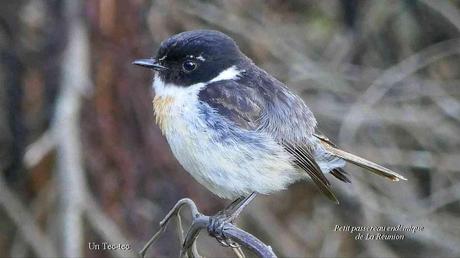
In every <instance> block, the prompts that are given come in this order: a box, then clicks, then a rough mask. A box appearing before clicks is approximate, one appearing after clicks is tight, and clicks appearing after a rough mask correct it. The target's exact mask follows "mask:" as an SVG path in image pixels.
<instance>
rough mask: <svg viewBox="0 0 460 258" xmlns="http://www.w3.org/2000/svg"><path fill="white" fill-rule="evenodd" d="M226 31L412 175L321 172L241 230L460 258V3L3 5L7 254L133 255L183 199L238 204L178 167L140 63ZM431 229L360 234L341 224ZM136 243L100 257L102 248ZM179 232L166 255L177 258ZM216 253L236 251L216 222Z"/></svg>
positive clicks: (343, 141)
mask: <svg viewBox="0 0 460 258" xmlns="http://www.w3.org/2000/svg"><path fill="white" fill-rule="evenodd" d="M196 28H212V29H218V30H221V31H223V32H226V33H228V34H229V35H231V36H232V37H234V38H235V39H236V41H237V42H238V43H239V44H240V47H241V48H242V50H243V51H244V52H245V53H246V54H247V55H248V56H250V57H251V58H253V59H254V61H255V62H256V63H257V64H258V65H260V66H261V67H263V68H265V69H266V70H267V71H269V72H270V73H272V74H274V75H275V76H276V77H277V78H279V79H280V80H282V81H284V82H286V83H287V84H288V85H289V87H291V88H292V89H294V90H295V91H296V92H298V93H299V94H301V95H302V97H303V98H304V100H305V101H306V103H307V104H308V105H309V106H310V108H311V109H312V110H313V111H314V113H315V114H316V116H317V119H318V121H319V124H320V125H319V128H320V130H321V131H322V132H323V133H325V134H326V135H328V136H329V137H330V138H331V139H333V140H335V141H336V142H337V143H338V145H340V146H341V147H343V148H344V149H346V150H349V151H352V152H354V153H356V154H360V155H362V156H364V157H367V158H369V159H371V160H374V161H377V162H379V163H381V164H383V165H386V166H388V167H391V168H392V169H394V170H396V171H399V172H401V174H403V175H404V176H405V177H407V178H408V179H409V180H408V181H407V182H398V183H392V182H389V181H386V180H385V179H382V178H378V177H376V176H373V175H368V174H365V173H361V171H360V169H359V168H357V167H354V166H351V165H349V166H347V168H346V170H347V171H348V172H349V173H350V174H351V175H352V176H351V178H352V184H343V183H342V182H339V181H337V180H334V179H331V181H332V182H333V185H334V189H335V190H336V192H337V193H338V196H339V200H340V201H341V204H340V205H335V204H333V203H331V202H329V201H328V200H327V199H326V198H324V197H323V196H322V195H321V194H320V193H319V192H318V191H317V190H316V189H315V188H314V186H313V184H310V183H309V184H305V183H302V184H296V185H294V186H292V187H291V188H290V189H289V190H288V191H284V192H282V193H278V194H275V195H272V196H259V197H258V198H257V199H256V200H255V201H254V202H253V203H252V204H251V205H250V207H248V209H247V210H246V211H245V212H244V214H243V216H242V217H241V219H240V221H239V224H238V225H239V226H240V227H241V228H243V229H245V230H247V231H249V232H251V233H252V234H254V235H256V236H258V237H260V238H261V239H262V240H263V241H264V242H265V243H267V244H269V245H271V246H272V247H273V249H274V250H275V252H276V253H277V254H278V255H279V256H280V257H301V256H302V257H303V256H309V257H338V256H340V257H405V256H411V257H439V256H442V257H459V256H460V245H459V243H460V231H459V228H460V220H459V219H458V218H459V215H460V205H459V199H460V85H459V84H460V59H459V54H460V37H459V36H460V4H459V2H458V1H455V0H438V1H430V0H418V1H417V0H405V1H402V0H401V1H397V0H393V1H377V0H374V1H357V0H342V1H339V0H329V1H301V0H298V1H281V0H279V1H273V0H271V1H242V0H239V1H166V0H163V1H149V0H136V1H122V0H119V1H116V0H99V1H83V0H82V1H72V0H67V1H58V0H20V1H2V2H1V3H0V51H1V53H0V54H1V64H0V81H1V83H0V84H1V85H2V87H0V104H1V105H2V106H1V108H0V143H1V144H0V169H1V171H2V173H1V174H0V256H1V257H3V256H7V257H28V256H39V257H48V256H56V255H66V256H72V255H76V256H82V255H87V256H91V257H112V256H113V257H118V256H133V255H134V254H135V252H137V251H138V250H140V248H141V247H142V244H143V243H144V242H145V241H146V240H147V239H148V238H149V236H150V235H151V234H152V233H153V232H155V230H156V229H157V227H158V222H159V221H160V220H161V219H162V218H163V216H164V215H165V214H166V212H167V211H168V210H169V209H170V208H171V207H172V205H174V203H175V202H176V201H177V200H178V199H180V198H182V197H185V196H188V197H190V198H192V199H193V200H195V201H196V202H197V205H198V206H199V207H200V209H201V210H202V211H203V212H204V213H205V214H212V213H213V212H215V211H217V210H219V209H221V208H222V207H224V205H225V202H224V201H222V200H219V199H218V198H216V197H214V196H212V195H211V193H209V192H208V191H206V190H205V189H204V188H203V187H202V186H200V185H199V184H198V183H196V182H195V181H194V180H192V178H191V177H190V176H189V175H188V174H186V172H184V171H183V169H182V168H181V167H180V166H179V165H178V164H177V162H176V161H175V159H174V158H173V156H172V154H171V153H170V151H169V148H168V146H167V144H166V142H165V140H164V139H163V138H162V136H161V134H160V131H159V129H158V128H157V127H156V126H155V125H154V123H153V113H152V110H151V92H150V86H149V85H150V83H151V74H149V73H148V72H145V71H144V70H142V69H138V68H136V67H134V66H132V65H131V64H130V63H131V61H132V60H133V59H135V58H138V57H146V56H148V55H152V54H153V51H154V50H155V49H156V47H157V46H158V45H159V43H160V42H161V40H163V39H164V38H166V37H168V36H169V35H171V34H174V33H177V32H180V31H184V30H191V29H196ZM399 224H402V225H414V226H423V227H424V230H423V231H422V232H417V233H410V232H406V233H404V235H405V239H404V240H403V241H356V240H354V236H355V234H349V233H347V232H334V228H335V226H336V225H356V226H367V225H369V226H373V225H375V226H393V225H399ZM104 241H107V242H110V243H115V244H118V243H121V244H124V243H129V244H130V245H131V246H132V250H131V252H125V251H120V250H118V251H115V252H110V251H91V250H88V243H89V242H98V243H100V242H104ZM178 245H179V243H178V241H177V236H176V235H175V231H174V230H169V231H167V232H166V233H165V235H164V236H163V237H162V238H161V239H160V240H159V243H157V244H156V245H155V247H154V248H153V249H152V250H151V252H150V253H149V255H152V256H177V255H178ZM198 245H199V250H200V253H201V254H203V255H205V256H208V257H211V256H222V255H228V256H232V255H234V254H233V253H232V252H231V251H229V250H226V249H224V248H221V247H219V245H218V244H217V243H216V241H215V240H214V239H210V238H208V237H207V236H205V235H204V234H202V236H201V237H200V240H199V243H198Z"/></svg>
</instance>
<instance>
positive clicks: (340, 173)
mask: <svg viewBox="0 0 460 258" xmlns="http://www.w3.org/2000/svg"><path fill="white" fill-rule="evenodd" d="M330 173H331V174H332V175H333V176H335V177H336V178H337V179H339V180H340V181H342V182H345V183H351V180H350V179H349V178H348V177H347V172H345V170H343V169H342V168H334V169H332V170H331V172H330Z"/></svg>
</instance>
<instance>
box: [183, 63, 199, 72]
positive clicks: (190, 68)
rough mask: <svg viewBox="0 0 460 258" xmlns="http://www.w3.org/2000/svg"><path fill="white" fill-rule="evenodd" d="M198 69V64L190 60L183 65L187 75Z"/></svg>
mask: <svg viewBox="0 0 460 258" xmlns="http://www.w3.org/2000/svg"><path fill="white" fill-rule="evenodd" d="M197 67H198V64H197V63H196V62H193V61H190V60H187V61H185V62H184V63H183V64H182V69H183V70H184V72H187V73H189V72H192V71H194V70H195V69H196V68H197Z"/></svg>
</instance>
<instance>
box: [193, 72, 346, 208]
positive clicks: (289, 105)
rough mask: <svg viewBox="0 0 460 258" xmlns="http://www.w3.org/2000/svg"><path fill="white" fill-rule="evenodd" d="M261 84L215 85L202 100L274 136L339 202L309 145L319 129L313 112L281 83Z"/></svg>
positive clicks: (239, 122) (243, 125) (242, 124)
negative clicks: (316, 127)
mask: <svg viewBox="0 0 460 258" xmlns="http://www.w3.org/2000/svg"><path fill="white" fill-rule="evenodd" d="M263 78H267V77H263ZM261 80H262V79H261V78H259V80H257V81H258V82H259V84H258V85H251V84H249V83H244V84H243V83H240V82H238V81H234V80H227V81H219V82H218V83H211V84H209V85H207V87H205V88H204V89H203V90H202V91H200V93H199V99H200V101H203V102H205V103H207V104H208V105H209V106H210V107H212V108H213V109H214V110H215V111H216V112H217V113H218V114H220V115H221V116H222V117H224V118H225V119H227V120H229V121H230V122H231V123H233V124H235V125H236V126H238V127H240V128H243V129H246V130H259V131H263V132H266V133H268V134H269V135H271V136H272V137H273V138H274V139H275V140H276V141H277V142H278V143H279V144H281V145H282V146H283V147H284V148H285V149H286V151H287V152H288V153H290V154H291V155H292V157H293V160H294V163H295V165H297V166H298V167H299V168H301V169H303V170H305V171H306V172H307V173H308V175H309V176H310V177H311V178H312V180H313V182H314V183H315V184H316V185H317V186H318V187H319V189H320V190H321V192H323V193H324V194H325V195H326V196H327V197H328V198H329V199H331V200H333V201H335V202H338V201H337V198H336V197H335V195H334V193H333V192H332V190H331V187H330V183H329V181H328V180H327V179H326V177H325V176H324V174H323V172H322V171H321V169H320V167H319V166H318V164H317V163H316V161H315V159H314V158H313V154H312V150H311V147H309V146H308V144H307V142H308V138H309V137H312V133H313V131H314V127H315V125H316V121H315V120H314V117H313V115H312V114H311V112H310V110H309V109H308V107H306V105H305V104H304V103H303V101H302V100H300V98H298V97H297V96H295V95H294V94H292V93H291V92H290V91H289V90H287V89H286V88H280V87H284V86H283V85H282V84H281V83H280V82H278V81H276V80H268V81H265V82H264V81H262V83H260V82H261ZM250 81H254V80H250ZM275 83H279V84H281V85H276V84H275Z"/></svg>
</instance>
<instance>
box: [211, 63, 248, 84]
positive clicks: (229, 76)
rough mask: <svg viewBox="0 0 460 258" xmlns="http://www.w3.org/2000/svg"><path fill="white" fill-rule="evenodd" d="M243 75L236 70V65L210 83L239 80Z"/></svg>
mask: <svg viewBox="0 0 460 258" xmlns="http://www.w3.org/2000/svg"><path fill="white" fill-rule="evenodd" d="M240 74H241V71H239V70H238V68H236V65H233V66H231V67H229V68H227V69H225V70H223V71H222V72H220V73H219V75H217V76H216V77H215V78H214V79H212V80H210V81H209V82H208V83H213V82H218V81H223V80H234V79H236V78H238V76H239V75H240Z"/></svg>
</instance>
